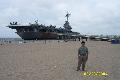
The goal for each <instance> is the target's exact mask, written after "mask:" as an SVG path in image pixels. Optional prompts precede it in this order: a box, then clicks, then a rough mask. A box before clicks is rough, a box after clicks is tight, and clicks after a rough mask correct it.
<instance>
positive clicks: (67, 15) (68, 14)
mask: <svg viewBox="0 0 120 80" xmlns="http://www.w3.org/2000/svg"><path fill="white" fill-rule="evenodd" d="M70 15H71V14H70V13H68V11H67V14H66V16H65V17H67V21H68V18H69V16H70Z"/></svg>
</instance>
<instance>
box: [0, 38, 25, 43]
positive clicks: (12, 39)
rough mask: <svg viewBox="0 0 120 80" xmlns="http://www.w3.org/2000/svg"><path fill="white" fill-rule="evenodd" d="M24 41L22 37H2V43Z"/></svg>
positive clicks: (0, 41)
mask: <svg viewBox="0 0 120 80" xmlns="http://www.w3.org/2000/svg"><path fill="white" fill-rule="evenodd" d="M22 41H24V40H23V39H21V38H0V43H13V42H14V43H18V42H22Z"/></svg>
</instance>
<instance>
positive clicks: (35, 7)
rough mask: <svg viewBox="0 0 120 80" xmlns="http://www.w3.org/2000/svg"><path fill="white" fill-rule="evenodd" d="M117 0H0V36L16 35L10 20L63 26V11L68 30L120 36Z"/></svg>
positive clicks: (119, 14) (20, 22)
mask: <svg viewBox="0 0 120 80" xmlns="http://www.w3.org/2000/svg"><path fill="white" fill-rule="evenodd" d="M119 8H120V0H0V37H19V36H18V35H17V34H16V33H15V32H16V30H12V29H10V28H8V27H6V26H7V25H9V23H10V22H13V21H17V22H18V23H19V24H22V25H23V24H25V25H26V24H28V23H34V21H35V20H38V21H39V24H46V25H50V24H52V25H56V26H57V27H63V24H64V22H65V20H66V18H65V15H66V13H67V11H68V12H69V13H71V16H70V18H69V22H70V25H71V26H72V31H76V32H79V33H81V34H87V35H90V34H92V35H93V34H97V35H100V34H104V35H120V9H119Z"/></svg>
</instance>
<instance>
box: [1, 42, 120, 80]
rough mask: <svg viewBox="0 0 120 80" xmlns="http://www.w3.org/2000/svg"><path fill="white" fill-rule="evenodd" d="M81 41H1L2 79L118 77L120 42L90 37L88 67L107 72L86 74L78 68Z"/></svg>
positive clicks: (103, 79)
mask: <svg viewBox="0 0 120 80" xmlns="http://www.w3.org/2000/svg"><path fill="white" fill-rule="evenodd" d="M80 46H81V44H80V42H79V41H69V42H58V41H46V44H45V42H44V41H35V42H27V43H20V44H18V43H10V44H3V45H0V80H119V79H120V44H111V43H110V42H104V41H88V42H87V43H86V46H87V47H88V49H89V58H88V62H87V64H86V71H88V72H95V71H100V72H101V71H102V72H108V76H83V75H82V74H81V73H83V71H78V72H77V71H76V68H77V51H78V48H79V47H80Z"/></svg>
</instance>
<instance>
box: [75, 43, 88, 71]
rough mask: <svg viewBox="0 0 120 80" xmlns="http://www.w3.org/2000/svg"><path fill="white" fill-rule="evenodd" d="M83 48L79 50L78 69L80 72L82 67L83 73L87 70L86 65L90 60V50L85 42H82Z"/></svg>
mask: <svg viewBox="0 0 120 80" xmlns="http://www.w3.org/2000/svg"><path fill="white" fill-rule="evenodd" d="M81 44H82V46H81V47H80V48H79V50H78V67H77V71H79V70H80V67H81V65H82V71H84V70H85V64H86V62H87V59H88V48H87V47H86V46H85V42H84V41H82V42H81Z"/></svg>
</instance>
